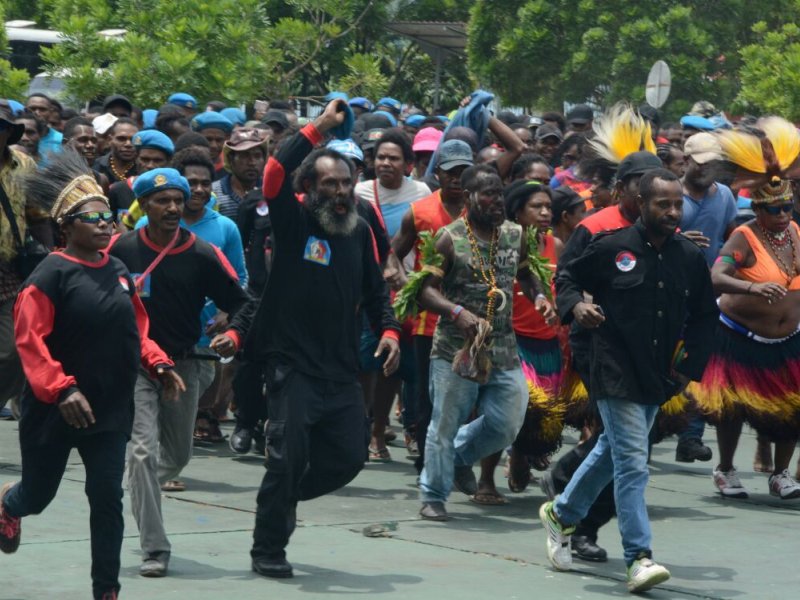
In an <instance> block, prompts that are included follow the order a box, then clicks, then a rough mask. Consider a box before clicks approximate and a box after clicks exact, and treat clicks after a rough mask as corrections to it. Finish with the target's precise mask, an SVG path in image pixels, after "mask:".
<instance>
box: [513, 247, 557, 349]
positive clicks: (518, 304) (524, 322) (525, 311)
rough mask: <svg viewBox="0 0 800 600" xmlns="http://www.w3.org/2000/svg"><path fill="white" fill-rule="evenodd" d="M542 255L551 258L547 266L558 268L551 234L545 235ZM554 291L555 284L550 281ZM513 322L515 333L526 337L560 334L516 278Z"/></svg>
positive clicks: (548, 337) (547, 337)
mask: <svg viewBox="0 0 800 600" xmlns="http://www.w3.org/2000/svg"><path fill="white" fill-rule="evenodd" d="M542 256H544V257H545V258H548V259H549V263H550V264H548V265H547V266H548V267H550V268H551V269H552V270H553V271H555V270H556V241H555V238H554V237H553V236H552V235H551V234H549V233H548V234H546V235H545V236H544V250H543V251H542ZM550 285H551V287H552V289H553V293H555V285H554V284H553V282H552V281H551V283H550ZM512 323H513V325H514V333H518V334H519V335H524V336H525V337H530V338H536V339H537V340H551V339H553V338H554V337H556V336H557V335H558V331H557V330H556V328H555V327H553V326H552V325H548V324H547V323H546V322H545V320H544V317H543V316H542V313H540V312H539V311H538V310H536V306H534V304H533V302H531V301H530V300H528V298H526V297H525V296H524V295H523V294H522V288H521V287H520V285H519V283H517V281H516V279H515V280H514V311H513V313H512Z"/></svg>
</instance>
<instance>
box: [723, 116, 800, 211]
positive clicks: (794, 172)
mask: <svg viewBox="0 0 800 600" xmlns="http://www.w3.org/2000/svg"><path fill="white" fill-rule="evenodd" d="M755 127H756V130H757V133H758V135H756V134H755V133H750V132H747V131H742V130H730V131H720V132H718V133H717V135H718V137H719V142H720V146H722V151H723V153H724V155H725V158H726V159H727V160H729V161H730V162H732V163H734V164H735V165H736V166H737V167H738V171H737V173H736V178H735V179H734V181H733V183H732V184H731V186H732V187H734V188H737V189H738V188H743V187H747V188H750V189H751V190H752V192H753V202H759V201H760V202H774V201H776V200H784V199H786V198H787V197H788V198H791V190H790V189H789V186H788V183H787V182H785V181H784V180H785V179H792V178H794V177H797V176H800V133H798V131H797V128H796V127H795V126H794V125H792V124H791V123H790V122H789V121H787V120H785V119H782V118H780V117H766V118H764V119H760V120H759V121H758V122H757V123H756V126H755ZM787 190H788V196H787Z"/></svg>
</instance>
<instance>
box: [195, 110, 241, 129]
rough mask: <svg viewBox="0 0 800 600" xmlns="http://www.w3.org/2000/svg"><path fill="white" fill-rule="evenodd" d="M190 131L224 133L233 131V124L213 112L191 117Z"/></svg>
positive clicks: (220, 114)
mask: <svg viewBox="0 0 800 600" xmlns="http://www.w3.org/2000/svg"><path fill="white" fill-rule="evenodd" d="M191 125H192V131H203V129H221V130H222V131H224V132H225V133H230V132H231V131H233V123H231V121H230V119H228V118H227V117H225V115H223V114H222V113H218V112H216V111H213V110H209V111H206V112H202V113H200V114H197V115H195V116H194V117H192V123H191Z"/></svg>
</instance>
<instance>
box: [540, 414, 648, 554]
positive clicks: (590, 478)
mask: <svg viewBox="0 0 800 600" xmlns="http://www.w3.org/2000/svg"><path fill="white" fill-rule="evenodd" d="M597 408H598V409H599V411H600V416H601V417H602V419H603V425H604V426H605V430H604V431H603V433H602V434H600V438H599V439H598V440H597V445H596V446H595V447H594V450H592V451H591V453H589V456H587V457H586V460H584V461H583V463H582V464H581V466H580V467H578V470H577V471H576V472H575V474H574V475H573V476H572V479H571V480H570V482H569V485H567V488H566V489H565V490H564V493H563V494H561V495H560V496H559V497H558V498H556V502H555V507H554V508H555V512H556V515H557V516H558V520H559V521H561V522H562V523H564V524H565V525H571V524H575V523H578V522H579V521H580V520H581V519H583V518H584V517H585V516H586V514H587V513H588V512H589V508H590V507H591V506H592V504H593V503H594V501H595V499H596V498H597V496H598V495H599V494H600V492H601V491H602V490H603V488H604V487H605V486H606V485H608V484H609V483H610V482H611V481H612V480H613V482H614V500H615V501H616V503H617V519H618V521H619V531H620V534H621V535H622V548H623V550H624V554H625V564H626V565H628V566H630V565H631V564H632V563H633V561H634V560H636V558H637V556H638V555H639V554H640V553H642V552H647V553H649V552H650V541H651V539H652V535H651V533H650V521H649V519H648V517H647V505H646V504H645V500H644V490H645V488H646V487H647V479H648V476H649V471H648V469H647V445H648V436H649V434H650V428H651V427H652V426H653V421H654V419H655V417H656V413H657V412H658V406H650V405H645V404H636V403H634V402H630V401H628V400H617V399H608V400H598V401H597Z"/></svg>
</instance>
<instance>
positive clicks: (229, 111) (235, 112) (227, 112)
mask: <svg viewBox="0 0 800 600" xmlns="http://www.w3.org/2000/svg"><path fill="white" fill-rule="evenodd" d="M219 114H221V115H222V116H223V117H225V118H226V119H228V120H229V121H230V122H231V123H233V124H234V125H244V124H245V123H247V115H246V114H244V111H243V110H242V109H241V108H235V107H233V106H230V107H228V108H223V109H222V110H221V111H219Z"/></svg>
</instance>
